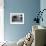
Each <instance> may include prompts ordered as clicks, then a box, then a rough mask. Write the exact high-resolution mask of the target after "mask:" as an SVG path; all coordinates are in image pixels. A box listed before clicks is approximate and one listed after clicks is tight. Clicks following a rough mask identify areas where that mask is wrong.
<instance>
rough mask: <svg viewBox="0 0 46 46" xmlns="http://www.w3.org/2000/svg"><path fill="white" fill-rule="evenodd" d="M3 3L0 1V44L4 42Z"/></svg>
mask: <svg viewBox="0 0 46 46" xmlns="http://www.w3.org/2000/svg"><path fill="white" fill-rule="evenodd" d="M3 7H4V1H3V0H0V42H3V41H4V8H3Z"/></svg>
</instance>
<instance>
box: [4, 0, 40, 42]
mask: <svg viewBox="0 0 46 46" xmlns="http://www.w3.org/2000/svg"><path fill="white" fill-rule="evenodd" d="M39 9H40V0H4V35H5V40H7V41H18V40H19V39H20V38H22V37H24V36H25V35H26V34H27V33H28V32H29V31H31V28H32V20H33V19H34V17H36V16H37V15H36V14H35V13H36V12H38V11H39ZM11 12H15V13H18V12H20V13H21V12H22V13H24V24H21V25H19V24H17V25H16V24H15V25H12V24H10V13H11Z"/></svg>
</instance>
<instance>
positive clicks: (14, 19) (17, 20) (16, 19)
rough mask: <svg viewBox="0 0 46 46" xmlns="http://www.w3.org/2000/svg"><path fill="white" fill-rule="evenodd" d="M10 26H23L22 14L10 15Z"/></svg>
mask: <svg viewBox="0 0 46 46" xmlns="http://www.w3.org/2000/svg"><path fill="white" fill-rule="evenodd" d="M10 24H24V13H10Z"/></svg>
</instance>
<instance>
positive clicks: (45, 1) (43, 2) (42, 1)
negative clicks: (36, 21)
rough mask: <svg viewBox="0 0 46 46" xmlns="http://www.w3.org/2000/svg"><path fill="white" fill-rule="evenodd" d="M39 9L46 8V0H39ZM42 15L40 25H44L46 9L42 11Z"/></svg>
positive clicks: (45, 24)
mask: <svg viewBox="0 0 46 46" xmlns="http://www.w3.org/2000/svg"><path fill="white" fill-rule="evenodd" d="M40 9H41V11H42V10H43V9H46V0H40ZM42 17H43V22H42V21H40V25H42V26H45V27H46V20H45V19H46V11H44V12H43V15H42Z"/></svg>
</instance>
